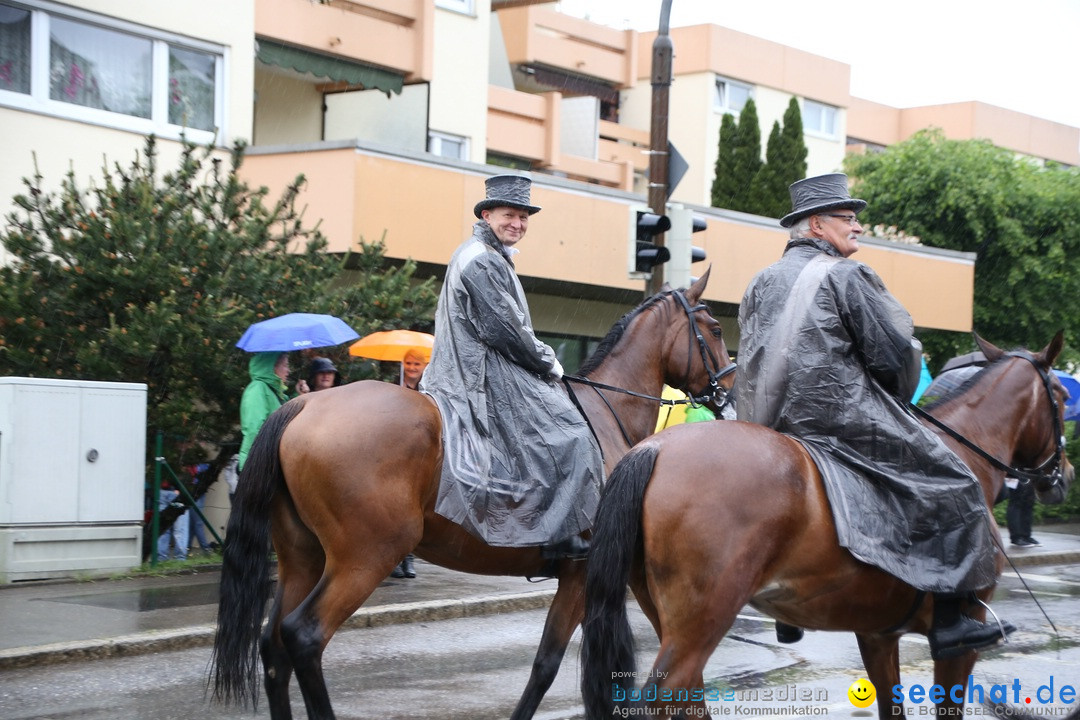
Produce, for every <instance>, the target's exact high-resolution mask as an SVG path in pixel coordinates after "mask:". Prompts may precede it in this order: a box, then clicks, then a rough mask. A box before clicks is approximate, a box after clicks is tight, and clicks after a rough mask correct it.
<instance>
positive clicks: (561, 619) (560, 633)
mask: <svg viewBox="0 0 1080 720" xmlns="http://www.w3.org/2000/svg"><path fill="white" fill-rule="evenodd" d="M584 617H585V563H583V562H572V561H564V562H563V563H562V566H561V567H560V568H559V589H558V590H557V591H556V592H555V597H554V599H553V600H552V601H551V607H550V608H548V614H547V620H545V622H544V633H543V635H542V636H541V638H540V647H538V648H537V650H536V658H535V659H534V660H533V666H532V672H531V673H529V682H528V684H527V685H525V692H523V693H522V695H521V699H520V700H518V704H517V707H516V708H514V713H513V715H511V716H510V720H528V719H529V718H531V717H532V716H533V714H534V713H536V709H537V708H538V707H539V706H540V701H541V700H543V699H544V695H545V694H546V693H547V691H548V689H549V688H550V687H551V683H552V682H553V681H554V680H555V675H556V674H557V673H558V672H559V666H560V665H562V660H563V655H565V654H566V646H567V645H569V644H570V637H571V636H572V635H573V634H574V630H576V629H577V627H578V626H579V625H581V621H582V619H583V618H584Z"/></svg>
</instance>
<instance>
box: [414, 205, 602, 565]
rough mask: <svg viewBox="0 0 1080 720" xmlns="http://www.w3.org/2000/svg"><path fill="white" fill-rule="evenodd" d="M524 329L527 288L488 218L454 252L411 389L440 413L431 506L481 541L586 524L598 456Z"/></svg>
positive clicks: (514, 541) (500, 541)
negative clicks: (425, 357)
mask: <svg viewBox="0 0 1080 720" xmlns="http://www.w3.org/2000/svg"><path fill="white" fill-rule="evenodd" d="M554 365H555V353H554V351H553V350H552V349H551V348H550V347H549V346H548V345H546V344H544V343H543V342H541V341H540V340H538V339H537V337H536V335H535V333H534V332H533V329H532V320H531V318H530V317H529V310H528V305H527V304H526V302H525V292H524V291H523V290H522V288H521V283H520V282H519V281H518V278H517V275H516V274H515V273H514V267H513V264H512V263H511V261H510V259H509V257H508V256H507V255H506V254H504V251H503V247H502V244H501V243H500V242H499V241H498V239H497V238H496V237H495V236H494V233H492V231H491V228H490V227H489V226H488V224H487V223H486V222H483V221H481V222H478V223H476V225H475V226H474V228H473V235H472V237H471V238H469V239H468V240H466V241H465V243H464V244H462V245H461V246H460V247H458V249H457V250H456V251H455V252H454V255H453V257H452V258H451V260H450V265H449V266H448V267H447V271H446V280H445V282H444V284H443V288H442V291H441V294H440V296H439V306H438V310H437V311H436V313H435V347H434V350H433V351H432V357H431V363H430V364H429V365H428V367H427V369H426V370H425V371H424V377H423V380H422V381H421V384H420V389H421V390H422V391H423V392H425V393H427V394H428V395H430V396H431V397H432V398H434V400H435V402H436V403H437V404H438V406H439V411H440V412H441V413H442V420H443V468H442V481H441V483H440V486H439V493H438V497H437V499H436V503H435V511H436V512H437V513H439V514H440V515H442V516H443V517H446V518H448V519H449V520H452V521H453V522H455V523H458V524H459V525H462V526H463V527H465V529H467V530H469V531H470V532H472V533H473V534H475V535H477V536H478V537H480V538H481V539H483V540H484V541H485V542H487V543H488V544H490V545H505V546H524V545H540V544H544V543H550V542H554V541H557V540H561V539H563V538H566V537H569V536H571V535H576V534H578V533H580V532H582V531H583V530H586V529H587V528H589V527H591V526H592V520H593V518H594V516H595V514H596V507H597V504H598V502H599V499H600V483H601V480H602V479H603V464H602V460H601V457H600V450H599V447H598V446H597V445H596V441H595V440H594V438H593V436H592V432H591V431H590V430H589V427H588V425H587V424H586V422H585V419H584V418H583V417H582V416H581V413H580V412H578V410H577V408H576V407H574V405H573V403H572V402H571V401H570V398H569V396H568V395H567V393H566V390H565V389H564V388H563V386H562V383H560V382H545V381H544V380H543V379H542V378H544V377H545V376H547V375H548V373H549V372H550V371H551V369H552V368H553V367H554Z"/></svg>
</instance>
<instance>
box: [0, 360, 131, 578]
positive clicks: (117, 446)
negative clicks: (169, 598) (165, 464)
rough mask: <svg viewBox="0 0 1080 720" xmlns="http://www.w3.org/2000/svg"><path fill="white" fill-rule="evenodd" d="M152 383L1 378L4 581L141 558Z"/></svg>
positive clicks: (114, 566)
mask: <svg viewBox="0 0 1080 720" xmlns="http://www.w3.org/2000/svg"><path fill="white" fill-rule="evenodd" d="M145 462H146V385H145V384H143V383H117V382H91V381H84V380H47V379H40V378H21V377H0V582H13V581H16V580H37V579H42V578H51V577H65V576H72V575H83V574H85V575H105V574H109V573H113V572H120V571H123V570H126V569H129V568H132V567H135V566H137V565H139V564H140V563H141V561H142V525H143V512H144V509H143V505H144V500H143V497H144V484H145V480H144V476H145Z"/></svg>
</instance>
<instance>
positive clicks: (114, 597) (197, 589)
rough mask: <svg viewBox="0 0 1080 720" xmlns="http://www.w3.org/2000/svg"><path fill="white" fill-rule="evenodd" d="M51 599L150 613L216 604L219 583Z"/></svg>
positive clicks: (51, 600) (50, 599)
mask: <svg viewBox="0 0 1080 720" xmlns="http://www.w3.org/2000/svg"><path fill="white" fill-rule="evenodd" d="M49 601H50V602H62V603H71V604H72V605H92V606H94V607H103V608H109V609H111V610H126V611H128V612H150V611H152V610H167V609H169V608H178V607H190V606H193V605H214V604H217V601H218V586H217V583H203V584H197V585H181V586H172V587H160V588H143V589H141V590H126V591H124V592H115V593H103V594H100V595H71V596H68V597H58V598H49Z"/></svg>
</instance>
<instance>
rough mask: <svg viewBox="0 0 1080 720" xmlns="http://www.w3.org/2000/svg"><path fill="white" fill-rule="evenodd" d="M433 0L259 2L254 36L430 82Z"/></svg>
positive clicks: (407, 77) (288, 0) (293, 0)
mask: <svg viewBox="0 0 1080 720" xmlns="http://www.w3.org/2000/svg"><path fill="white" fill-rule="evenodd" d="M434 7H435V3H433V2H432V1H431V0H363V1H362V2H361V1H358V0H330V1H329V2H311V0H256V1H255V34H256V35H257V36H258V37H262V38H268V39H271V40H277V41H280V42H282V43H285V44H288V45H292V46H295V47H298V48H301V49H307V50H311V51H313V52H317V53H325V54H329V55H333V56H339V57H343V58H346V59H349V60H355V61H358V62H362V63H366V64H369V65H374V66H376V67H381V68H386V69H388V70H392V71H394V72H398V73H400V74H402V75H403V76H404V77H405V82H407V83H411V82H422V81H428V80H431V76H432V70H431V67H432V52H433V38H434V32H433V23H434V12H435V10H434Z"/></svg>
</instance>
